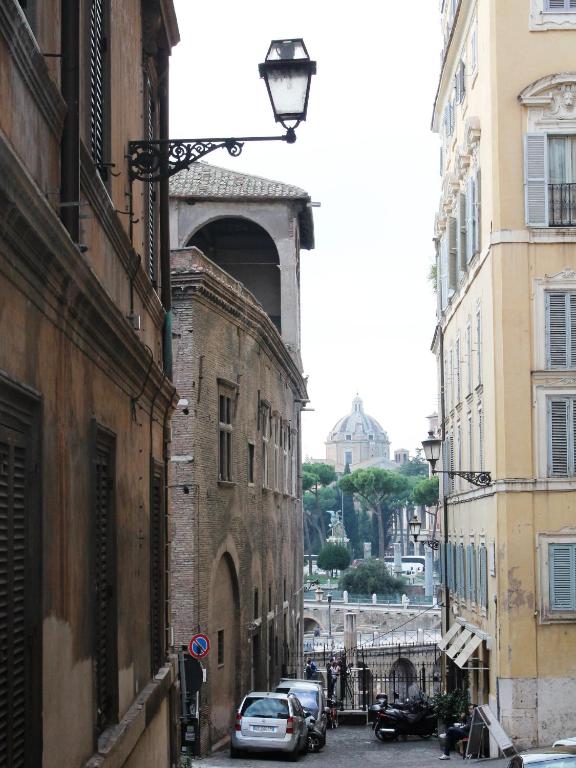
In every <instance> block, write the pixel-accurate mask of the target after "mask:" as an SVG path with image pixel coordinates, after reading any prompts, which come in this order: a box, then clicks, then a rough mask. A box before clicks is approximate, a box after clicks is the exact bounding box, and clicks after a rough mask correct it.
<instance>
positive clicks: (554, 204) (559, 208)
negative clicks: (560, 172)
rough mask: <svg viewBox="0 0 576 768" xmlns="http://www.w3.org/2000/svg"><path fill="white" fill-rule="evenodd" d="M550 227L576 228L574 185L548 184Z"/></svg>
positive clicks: (575, 190) (575, 194)
mask: <svg viewBox="0 0 576 768" xmlns="http://www.w3.org/2000/svg"><path fill="white" fill-rule="evenodd" d="M548 217H549V220H548V221H549V226H551V227H576V184H548Z"/></svg>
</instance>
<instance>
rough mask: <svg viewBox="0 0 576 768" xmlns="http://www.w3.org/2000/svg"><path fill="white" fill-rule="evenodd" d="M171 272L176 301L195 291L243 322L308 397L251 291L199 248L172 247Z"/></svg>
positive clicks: (214, 305)
mask: <svg viewBox="0 0 576 768" xmlns="http://www.w3.org/2000/svg"><path fill="white" fill-rule="evenodd" d="M181 255H185V257H186V264H185V265H184V264H183V263H182V262H181V263H180V264H178V263H177V261H176V260H177V258H178V256H181ZM171 274H172V298H173V301H174V303H176V302H178V303H181V302H182V300H183V297H187V298H188V297H189V296H190V295H194V296H195V297H197V298H198V299H200V300H202V301H204V302H206V303H208V304H211V305H212V306H213V307H215V308H216V309H217V310H218V311H219V312H222V313H223V314H226V315H227V316H228V317H230V318H232V319H233V321H234V322H236V323H238V324H241V325H243V326H244V327H245V328H246V329H247V331H248V332H249V333H251V334H252V335H253V336H254V337H256V338H257V339H258V341H259V342H260V344H261V346H262V347H263V348H264V349H265V350H266V351H267V352H268V354H269V355H270V356H271V357H273V358H274V359H275V360H276V361H277V362H278V364H279V365H280V366H281V367H282V369H283V370H284V371H285V372H286V374H287V375H288V377H289V378H290V380H291V382H292V385H293V388H294V389H295V391H296V392H297V393H298V395H299V397H301V398H302V399H307V393H306V385H305V383H304V379H303V378H302V373H301V372H300V371H299V370H298V368H297V366H296V365H295V363H294V360H293V358H292V356H291V355H290V352H289V351H288V349H287V347H286V345H285V344H284V342H283V341H282V337H281V336H280V334H279V333H278V331H277V329H276V326H275V325H274V323H273V322H272V321H271V320H270V318H269V317H268V315H267V314H266V312H264V310H263V309H262V307H261V306H260V304H259V303H258V302H257V301H256V299H255V298H254V296H253V295H252V294H251V293H250V291H248V290H247V289H246V288H245V287H244V286H243V285H242V284H241V283H239V282H238V281H237V280H234V278H232V277H230V275H229V274H228V273H227V272H225V271H224V270H223V269H221V268H220V267H219V266H218V265H216V264H214V262H212V261H210V259H208V258H206V256H204V254H203V253H202V252H201V251H199V250H198V249H197V248H186V249H181V250H179V251H173V252H172V272H171Z"/></svg>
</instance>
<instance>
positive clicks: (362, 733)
mask: <svg viewBox="0 0 576 768" xmlns="http://www.w3.org/2000/svg"><path fill="white" fill-rule="evenodd" d="M440 754H441V750H440V745H439V742H438V739H437V738H435V737H432V738H431V739H429V740H424V739H420V738H417V737H409V738H408V739H407V741H393V742H387V743H382V742H380V741H378V740H377V739H375V738H374V732H373V731H372V729H371V728H370V726H350V725H348V726H341V727H339V728H337V729H336V730H333V731H328V738H327V741H326V746H325V747H324V749H323V750H322V751H321V752H319V753H316V754H307V755H305V756H302V757H301V758H300V765H302V768H306V766H307V768H372V766H377V767H378V768H384V767H385V768H388V766H390V767H392V766H401V768H440V766H442V765H445V764H447V762H448V761H446V763H444V762H442V761H439V760H438V757H439V755H440ZM200 762H201V763H202V768H208V767H210V768H222V767H223V766H226V767H229V768H232V766H233V767H234V768H278V765H281V764H282V763H287V762H288V760H287V759H286V758H285V757H283V756H278V757H275V756H272V755H271V754H266V755H265V754H251V755H248V756H247V757H245V758H239V759H235V760H232V759H231V758H230V755H229V753H228V751H222V752H218V753H216V754H214V755H211V756H210V757H207V758H204V759H203V760H201V761H199V760H194V761H193V763H192V764H193V765H197V766H198V764H199V763H200ZM454 763H455V765H454V766H453V768H458V766H460V765H461V763H462V758H461V757H460V756H459V755H453V756H452V758H451V763H450V764H451V765H453V764H454ZM471 763H474V764H476V763H482V764H483V768H506V765H507V763H508V760H471V761H467V762H466V763H465V764H464V765H466V766H470V764H471Z"/></svg>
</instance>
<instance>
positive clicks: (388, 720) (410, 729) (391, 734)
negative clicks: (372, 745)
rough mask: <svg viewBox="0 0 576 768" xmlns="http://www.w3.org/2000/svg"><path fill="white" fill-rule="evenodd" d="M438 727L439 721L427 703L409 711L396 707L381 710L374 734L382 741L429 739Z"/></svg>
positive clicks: (421, 703)
mask: <svg viewBox="0 0 576 768" xmlns="http://www.w3.org/2000/svg"><path fill="white" fill-rule="evenodd" d="M437 727H438V720H437V717H436V714H435V712H434V710H433V709H432V707H431V706H430V705H429V704H428V703H426V702H418V703H413V704H411V705H409V706H408V708H407V709H399V708H397V707H396V706H394V707H386V708H384V709H381V710H380V712H378V713H377V714H376V722H375V723H374V734H375V736H376V738H377V739H379V740H380V741H394V740H395V739H397V738H398V737H399V736H420V738H422V739H429V738H430V737H431V736H432V735H433V734H434V733H436V729H437Z"/></svg>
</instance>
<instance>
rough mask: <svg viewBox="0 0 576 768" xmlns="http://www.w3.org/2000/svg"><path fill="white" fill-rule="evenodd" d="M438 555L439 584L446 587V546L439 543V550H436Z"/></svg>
mask: <svg viewBox="0 0 576 768" xmlns="http://www.w3.org/2000/svg"><path fill="white" fill-rule="evenodd" d="M438 555H439V567H440V584H441V585H442V586H443V587H446V586H447V584H446V544H445V543H444V542H443V541H441V542H440V548H439V550H438Z"/></svg>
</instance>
